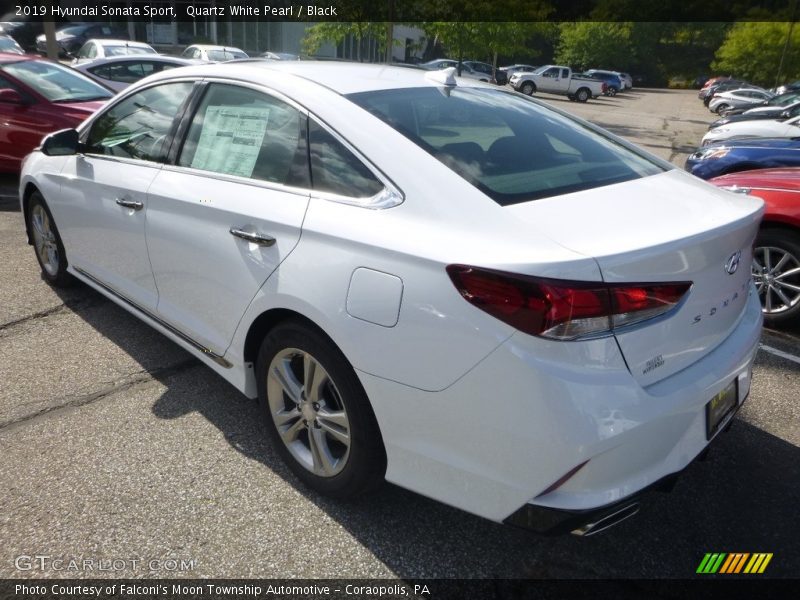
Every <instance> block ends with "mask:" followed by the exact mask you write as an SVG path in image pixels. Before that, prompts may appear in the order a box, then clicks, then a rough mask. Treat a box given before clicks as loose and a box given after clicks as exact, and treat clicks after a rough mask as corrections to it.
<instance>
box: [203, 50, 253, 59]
mask: <svg viewBox="0 0 800 600" xmlns="http://www.w3.org/2000/svg"><path fill="white" fill-rule="evenodd" d="M208 58H210V59H211V60H219V61H225V60H234V59H236V58H247V54H245V53H244V52H241V51H237V50H209V51H208Z"/></svg>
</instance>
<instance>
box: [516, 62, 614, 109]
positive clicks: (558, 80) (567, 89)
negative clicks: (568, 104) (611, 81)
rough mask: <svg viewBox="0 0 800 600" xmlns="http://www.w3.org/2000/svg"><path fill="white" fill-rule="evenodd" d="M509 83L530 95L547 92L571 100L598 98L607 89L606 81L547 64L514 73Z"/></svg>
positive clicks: (582, 100) (579, 100)
mask: <svg viewBox="0 0 800 600" xmlns="http://www.w3.org/2000/svg"><path fill="white" fill-rule="evenodd" d="M508 83H510V84H511V86H512V87H513V88H514V89H515V90H517V91H518V92H522V93H523V94H527V95H528V96H530V95H531V94H533V93H535V92H545V93H547V94H559V95H561V96H567V97H568V98H569V99H570V100H577V101H578V102H586V101H587V100H588V99H589V98H597V97H598V96H601V95H602V94H603V93H604V92H605V91H606V84H605V83H604V82H602V81H600V80H598V79H590V78H589V77H579V76H577V75H573V74H572V69H570V68H569V67H562V66H559V65H545V66H543V67H539V68H538V69H536V70H535V71H534V72H533V73H514V74H513V75H512V76H511V79H509V81H508Z"/></svg>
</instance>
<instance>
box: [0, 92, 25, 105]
mask: <svg viewBox="0 0 800 600" xmlns="http://www.w3.org/2000/svg"><path fill="white" fill-rule="evenodd" d="M0 102H2V103H4V104H26V102H25V99H24V98H23V97H22V94H20V93H19V92H18V91H17V90H15V89H12V88H3V89H2V90H0Z"/></svg>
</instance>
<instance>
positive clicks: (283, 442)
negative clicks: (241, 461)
mask: <svg viewBox="0 0 800 600" xmlns="http://www.w3.org/2000/svg"><path fill="white" fill-rule="evenodd" d="M256 376H257V377H258V402H259V406H260V409H261V412H262V415H263V416H264V417H265V420H266V427H267V431H268V432H269V436H270V438H271V439H272V442H273V444H274V446H275V448H276V450H277V451H278V453H279V454H280V456H281V458H282V459H283V460H284V461H285V462H286V464H287V465H288V466H289V468H290V469H291V470H292V472H293V473H294V474H295V475H296V476H297V477H298V478H299V479H300V480H301V481H303V483H305V484H306V485H308V487H310V488H312V489H314V490H316V491H318V492H321V493H323V494H327V495H329V496H335V497H339V498H347V497H352V496H356V495H358V494H361V493H363V492H366V491H369V490H371V489H373V488H375V487H377V486H378V485H379V484H380V483H381V482H382V481H383V477H384V474H385V472H386V451H385V450H384V447H383V441H382V439H381V435H380V430H379V429H378V423H377V421H376V420H375V415H374V413H373V412H372V407H371V406H370V404H369V400H368V399H367V395H366V393H365V392H364V389H363V388H362V387H361V383H360V382H359V380H358V377H357V376H356V373H355V371H354V370H353V367H352V366H351V365H350V363H349V362H348V361H347V359H346V358H345V357H344V355H343V354H342V353H341V351H340V350H339V349H338V348H337V347H336V346H335V345H334V344H333V342H331V341H330V340H329V339H328V338H327V337H326V336H324V334H322V333H320V332H319V331H317V330H315V329H314V328H312V327H310V326H308V325H306V324H304V323H302V322H299V321H297V322H295V321H289V322H286V323H283V324H281V325H278V326H277V327H275V328H274V329H273V330H272V331H271V332H270V333H269V334H268V335H267V336H266V338H264V341H263V342H262V344H261V350H260V351H259V355H258V364H257V371H256Z"/></svg>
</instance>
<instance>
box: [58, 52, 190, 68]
mask: <svg viewBox="0 0 800 600" xmlns="http://www.w3.org/2000/svg"><path fill="white" fill-rule="evenodd" d="M142 61H145V62H163V63H166V62H169V63H175V64H179V65H187V66H188V65H199V64H203V61H200V60H192V59H189V58H181V57H180V56H164V55H163V54H126V55H125V56H106V57H103V58H95V59H92V60H88V61H86V62H82V63H80V64H78V65H74V66H73V68H74V69H84V68H86V67H94V66H97V65H114V64H119V63H126V62H142Z"/></svg>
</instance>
